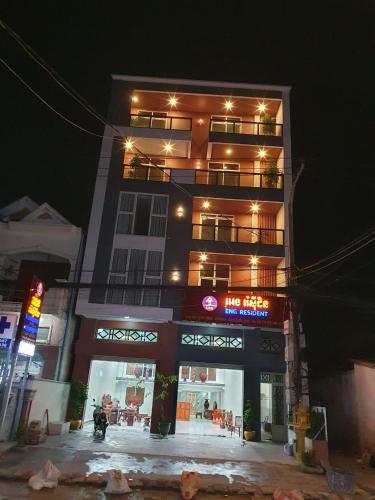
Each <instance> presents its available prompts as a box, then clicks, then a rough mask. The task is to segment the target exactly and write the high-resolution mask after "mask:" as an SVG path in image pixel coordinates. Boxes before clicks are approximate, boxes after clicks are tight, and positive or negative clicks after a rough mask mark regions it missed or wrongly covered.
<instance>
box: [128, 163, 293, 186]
mask: <svg viewBox="0 0 375 500" xmlns="http://www.w3.org/2000/svg"><path fill="white" fill-rule="evenodd" d="M174 172H176V173H178V180H176V182H181V183H183V184H206V185H211V186H232V187H253V188H266V189H283V187H284V175H283V174H276V175H275V174H266V173H253V172H240V171H238V172H235V171H225V170H196V169H179V168H169V167H168V168H167V167H164V166H160V167H159V168H157V167H154V166H152V165H141V166H139V167H132V166H131V165H124V178H125V179H136V180H143V181H158V182H169V181H170V180H171V178H173V173H174Z"/></svg>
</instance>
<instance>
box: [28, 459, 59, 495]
mask: <svg viewBox="0 0 375 500" xmlns="http://www.w3.org/2000/svg"><path fill="white" fill-rule="evenodd" d="M60 474H61V472H60V471H59V469H58V468H57V467H55V466H54V465H53V463H52V462H51V461H50V460H47V462H46V463H45V465H44V467H43V468H42V469H41V470H40V471H39V472H37V473H36V474H35V475H34V476H31V478H30V479H29V486H30V488H32V489H33V490H41V489H42V488H57V485H58V482H59V477H60Z"/></svg>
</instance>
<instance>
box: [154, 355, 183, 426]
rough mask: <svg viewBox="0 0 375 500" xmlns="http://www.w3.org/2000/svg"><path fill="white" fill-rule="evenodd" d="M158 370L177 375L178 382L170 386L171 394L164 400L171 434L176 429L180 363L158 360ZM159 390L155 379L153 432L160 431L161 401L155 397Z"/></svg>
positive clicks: (165, 373) (162, 372) (164, 373)
mask: <svg viewBox="0 0 375 500" xmlns="http://www.w3.org/2000/svg"><path fill="white" fill-rule="evenodd" d="M156 372H157V373H161V374H163V375H176V377H177V382H176V383H175V384H173V385H172V386H170V388H169V395H168V397H167V399H166V400H165V402H164V406H165V410H166V411H165V413H166V419H167V420H168V422H171V424H172V425H171V430H170V434H174V433H175V431H176V406H177V389H178V364H177V363H176V361H175V360H174V359H173V360H167V359H162V360H157V361H156ZM158 392H159V384H158V383H157V381H156V380H155V386H154V401H153V403H152V416H151V432H153V433H159V430H158V423H159V421H160V401H159V400H156V399H155V396H156V395H157V394H158Z"/></svg>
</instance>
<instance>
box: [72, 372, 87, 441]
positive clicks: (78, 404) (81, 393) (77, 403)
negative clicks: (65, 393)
mask: <svg viewBox="0 0 375 500" xmlns="http://www.w3.org/2000/svg"><path fill="white" fill-rule="evenodd" d="M87 398H88V388H87V384H84V383H83V382H81V381H80V380H78V379H75V378H74V379H72V381H71V383H70V395H69V401H70V411H71V415H72V418H71V420H70V429H71V430H73V431H76V430H77V429H80V428H81V426H82V412H83V407H84V404H85V401H86V399H87Z"/></svg>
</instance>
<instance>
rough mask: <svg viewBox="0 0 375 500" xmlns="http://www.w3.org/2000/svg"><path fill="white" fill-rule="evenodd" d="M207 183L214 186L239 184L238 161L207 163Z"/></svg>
mask: <svg viewBox="0 0 375 500" xmlns="http://www.w3.org/2000/svg"><path fill="white" fill-rule="evenodd" d="M208 169H209V172H208V184H212V185H216V186H239V185H240V164H239V163H218V162H209V163H208Z"/></svg>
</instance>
